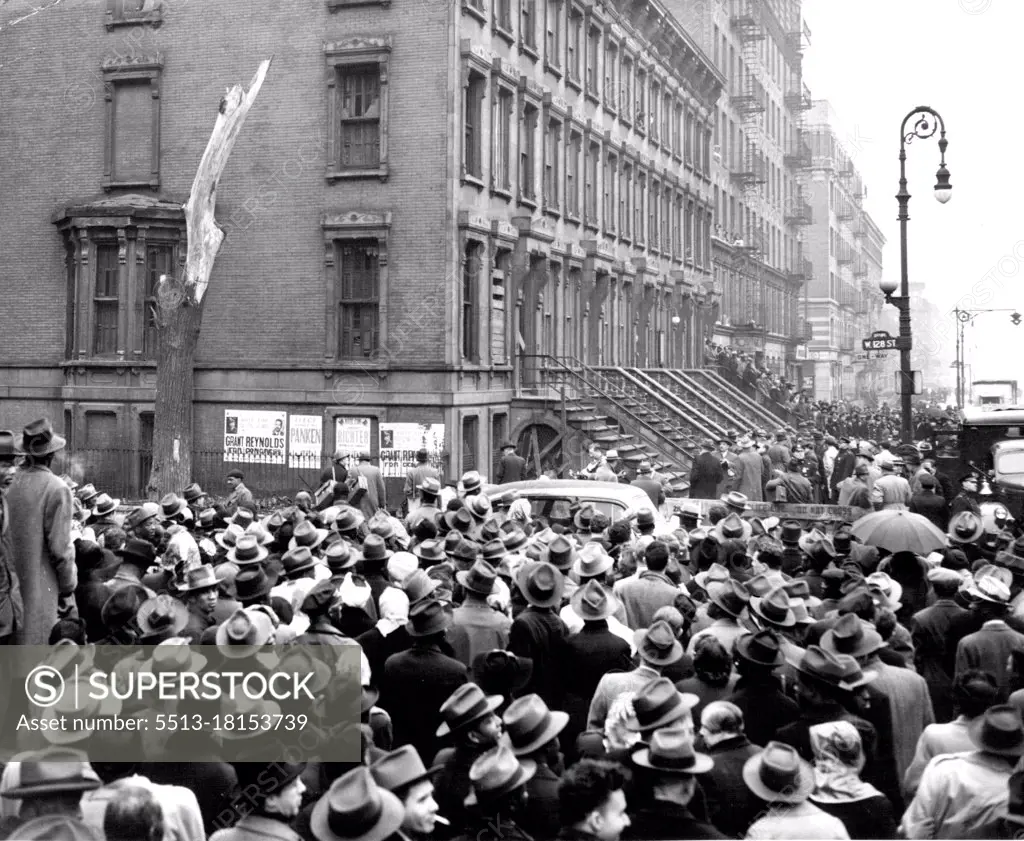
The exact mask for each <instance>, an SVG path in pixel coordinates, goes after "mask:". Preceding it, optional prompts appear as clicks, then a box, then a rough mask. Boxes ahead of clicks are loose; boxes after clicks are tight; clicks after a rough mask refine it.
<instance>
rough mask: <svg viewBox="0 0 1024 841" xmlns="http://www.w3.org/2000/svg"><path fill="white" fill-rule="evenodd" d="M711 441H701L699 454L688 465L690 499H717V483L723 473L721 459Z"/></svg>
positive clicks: (719, 481) (723, 476)
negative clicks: (689, 465)
mask: <svg viewBox="0 0 1024 841" xmlns="http://www.w3.org/2000/svg"><path fill="white" fill-rule="evenodd" d="M714 447H715V445H714V444H713V443H712V442H711V441H702V442H701V445H700V455H698V456H697V458H695V459H694V460H693V464H692V465H691V467H690V499H717V498H718V485H719V484H720V483H721V481H722V479H724V478H725V474H724V473H723V471H722V459H721V458H720V457H719V456H717V455H716V454H715V452H714Z"/></svg>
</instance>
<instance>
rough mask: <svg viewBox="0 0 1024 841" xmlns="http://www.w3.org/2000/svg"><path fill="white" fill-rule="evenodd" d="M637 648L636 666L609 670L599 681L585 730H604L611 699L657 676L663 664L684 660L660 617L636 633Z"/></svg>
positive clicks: (669, 664) (673, 635) (678, 645)
mask: <svg viewBox="0 0 1024 841" xmlns="http://www.w3.org/2000/svg"><path fill="white" fill-rule="evenodd" d="M636 650H637V656H638V657H639V659H640V665H639V666H637V667H636V668H635V669H633V670H632V671H629V672H609V673H607V674H605V675H603V676H602V677H601V679H600V681H598V684H597V688H596V689H595V690H594V697H593V698H592V699H591V701H590V709H589V711H588V712H587V729H588V730H603V729H604V723H605V719H606V718H607V717H608V710H609V709H610V708H611V705H612V702H613V701H614V700H615V699H616V698H618V697H619V696H620V695H621V694H622V693H623V692H637V691H639V690H640V689H641V688H643V687H644V686H646V685H647V684H648V683H650V682H651V681H652V680H656V679H657V678H660V677H661V676H662V671H663V670H664V669H665V667H667V666H671V665H672V664H673V663H678V662H679V661H680V660H682V659H683V646H682V645H681V644H680V642H679V640H678V639H677V638H676V635H675V632H674V631H673V630H672V627H671V626H670V625H669V624H668V623H667V622H665V621H662V620H658V621H657V622H655V623H654V624H653V625H651V627H650V628H647V629H646V630H641V631H637V632H636ZM674 688H675V687H674V686H673V689H674Z"/></svg>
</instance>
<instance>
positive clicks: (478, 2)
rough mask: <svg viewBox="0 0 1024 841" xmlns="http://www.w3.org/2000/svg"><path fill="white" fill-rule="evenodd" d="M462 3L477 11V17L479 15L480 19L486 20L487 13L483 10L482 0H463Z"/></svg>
mask: <svg viewBox="0 0 1024 841" xmlns="http://www.w3.org/2000/svg"><path fill="white" fill-rule="evenodd" d="M462 5H463V6H464V7H467V6H468V7H469V8H470V9H473V10H474V11H476V12H479V17H480V19H481V20H486V19H487V18H486V15H487V13H486V12H485V11H484V0H463V4H462Z"/></svg>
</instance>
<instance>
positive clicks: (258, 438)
mask: <svg viewBox="0 0 1024 841" xmlns="http://www.w3.org/2000/svg"><path fill="white" fill-rule="evenodd" d="M287 424H288V414H287V412H261V411H250V410H248V409H225V410H224V461H229V462H240V463H244V464H284V463H285V449H286V447H287V443H288V434H287V430H286V427H287Z"/></svg>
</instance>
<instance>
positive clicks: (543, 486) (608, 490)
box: [484, 479, 650, 502]
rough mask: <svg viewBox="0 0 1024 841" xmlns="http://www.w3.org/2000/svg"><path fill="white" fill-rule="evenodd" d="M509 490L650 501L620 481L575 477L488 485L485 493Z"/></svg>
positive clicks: (639, 491) (526, 493)
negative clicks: (575, 478)
mask: <svg viewBox="0 0 1024 841" xmlns="http://www.w3.org/2000/svg"><path fill="white" fill-rule="evenodd" d="M509 491H519V493H520V494H522V495H523V496H590V497H594V498H596V499H601V498H604V499H617V500H623V501H626V500H633V499H637V498H641V497H642V498H644V499H647V501H648V502H650V497H648V496H647V492H646V491H644V490H643V489H641V488H637V487H634V486H632V485H623V484H622V483H620V482H597V481H590V482H588V481H582V482H581V481H577V480H573V479H528V480H526V481H524V482H509V483H508V484H505V485H488V486H487V487H486V488H485V489H484V493H486V494H488V495H495V496H500V495H501V494H504V493H508V492H509Z"/></svg>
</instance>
